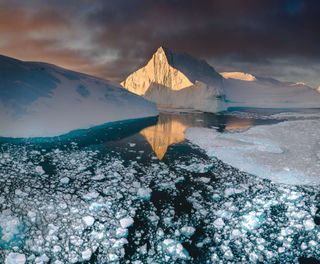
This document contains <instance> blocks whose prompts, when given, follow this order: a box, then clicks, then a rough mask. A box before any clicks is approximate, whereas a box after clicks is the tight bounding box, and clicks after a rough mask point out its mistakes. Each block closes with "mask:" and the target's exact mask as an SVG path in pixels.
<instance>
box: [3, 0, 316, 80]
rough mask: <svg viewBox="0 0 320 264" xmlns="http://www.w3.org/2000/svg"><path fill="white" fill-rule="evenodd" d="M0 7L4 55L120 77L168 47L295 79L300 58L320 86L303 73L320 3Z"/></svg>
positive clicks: (191, 1) (36, 3) (114, 2)
mask: <svg viewBox="0 0 320 264" xmlns="http://www.w3.org/2000/svg"><path fill="white" fill-rule="evenodd" d="M0 7H1V8H0V32H1V34H3V35H4V39H5V40H3V38H2V40H1V41H0V52H4V51H5V52H6V53H7V55H13V56H17V57H20V58H24V59H32V57H34V58H36V59H38V58H39V59H40V58H41V59H42V60H47V61H50V62H53V63H58V64H60V65H63V66H65V67H71V68H73V69H76V70H82V71H86V72H88V73H92V74H96V75H99V76H100V77H104V78H109V79H112V80H121V79H123V78H124V77H125V76H126V75H127V74H128V73H129V72H131V71H133V70H135V69H137V68H138V67H139V66H141V65H142V64H143V63H145V61H146V59H147V58H148V57H150V56H151V54H152V52H153V51H154V50H155V49H156V48H157V47H158V46H160V45H164V46H167V47H169V48H172V49H175V50H182V51H186V52H189V53H191V54H193V55H194V56H198V57H201V58H204V59H207V60H208V61H210V62H211V63H214V66H216V67H217V68H227V67H226V66H228V68H229V69H231V70H232V69H236V68H237V70H241V69H238V68H241V67H244V68H247V69H249V68H250V69H253V70H254V71H256V72H259V73H261V74H263V73H264V72H265V74H270V73H272V72H274V71H273V70H267V69H270V68H272V67H273V68H277V69H278V71H279V72H276V73H277V74H276V75H280V76H281V74H282V77H287V76H289V72H290V71H289V70H287V68H288V69H289V68H290V67H289V66H290V65H292V63H295V69H296V70H299V68H301V71H300V72H301V73H302V74H300V75H299V74H298V75H295V76H296V78H297V77H298V76H299V78H303V76H307V77H306V78H308V80H305V79H304V80H302V81H305V82H308V81H309V82H310V83H315V82H318V81H319V83H320V79H319V77H317V75H314V74H307V75H305V74H303V73H305V72H306V71H305V69H306V68H305V67H308V64H306V63H305V61H308V60H309V61H310V73H312V72H313V68H314V66H313V65H317V63H319V62H320V49H319V48H318V46H319V43H320V34H318V30H319V28H320V20H319V19H318V14H319V13H320V2H319V1H317V0H308V1H307V0H283V1H278V0H261V1H256V0H242V1H235V0H198V1H195V0H154V1H150V0H130V1H127V0H108V1H102V0H98V1H89V0H78V1H75V0H70V1H61V0H58V1H52V2H49V3H47V1H46V3H44V1H40V0H31V1H22V0H20V1H19V0H13V1H10V4H7V5H5V6H0ZM17 17H19V18H20V19H16V18H17ZM3 43H6V44H3ZM23 47H28V48H27V51H26V52H22V51H21V50H23ZM279 61H281V62H282V61H285V63H280V64H279V65H278V66H277V65H275V63H279ZM248 65H250V67H249V66H248ZM280 65H281V67H280ZM232 67H233V68H232ZM282 67H287V68H286V69H285V68H282ZM302 69H303V70H302ZM289 77H290V76H289ZM317 78H318V79H317Z"/></svg>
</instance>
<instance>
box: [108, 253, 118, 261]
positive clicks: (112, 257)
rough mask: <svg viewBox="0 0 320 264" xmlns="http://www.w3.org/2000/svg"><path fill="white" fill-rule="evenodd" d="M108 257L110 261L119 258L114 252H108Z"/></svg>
mask: <svg viewBox="0 0 320 264" xmlns="http://www.w3.org/2000/svg"><path fill="white" fill-rule="evenodd" d="M108 258H109V260H110V261H117V260H119V256H118V255H116V254H114V253H110V254H109V255H108Z"/></svg>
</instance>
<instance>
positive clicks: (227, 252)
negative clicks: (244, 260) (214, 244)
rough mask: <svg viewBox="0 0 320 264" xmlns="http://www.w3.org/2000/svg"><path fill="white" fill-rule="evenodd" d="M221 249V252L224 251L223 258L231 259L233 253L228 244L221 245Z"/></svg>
mask: <svg viewBox="0 0 320 264" xmlns="http://www.w3.org/2000/svg"><path fill="white" fill-rule="evenodd" d="M221 250H222V252H224V254H223V256H224V258H225V259H228V260H231V259H233V257H234V256H233V253H232V251H231V249H230V248H229V247H228V246H225V245H222V246H221Z"/></svg>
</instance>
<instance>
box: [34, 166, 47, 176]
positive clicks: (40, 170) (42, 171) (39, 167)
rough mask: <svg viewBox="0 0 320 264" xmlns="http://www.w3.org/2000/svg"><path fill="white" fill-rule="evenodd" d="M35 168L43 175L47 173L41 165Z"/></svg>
mask: <svg viewBox="0 0 320 264" xmlns="http://www.w3.org/2000/svg"><path fill="white" fill-rule="evenodd" d="M34 170H35V172H36V173H38V174H40V175H43V174H44V173H45V172H44V170H43V168H42V167H41V166H36V167H35V169H34Z"/></svg>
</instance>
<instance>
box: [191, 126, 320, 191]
mask: <svg viewBox="0 0 320 264" xmlns="http://www.w3.org/2000/svg"><path fill="white" fill-rule="evenodd" d="M319 130H320V120H299V121H286V122H282V123H278V124H273V125H263V126H256V127H253V128H251V129H249V130H248V131H243V132H238V133H220V132H217V131H215V130H212V129H206V128H190V129H188V130H187V132H186V137H187V139H189V140H190V141H191V142H192V143H194V144H196V145H198V146H199V147H201V148H203V149H204V150H206V152H207V154H208V155H210V156H215V157H217V158H218V159H221V160H222V161H224V162H225V163H227V164H230V165H232V166H234V167H236V168H239V169H240V170H242V171H245V172H248V173H251V174H254V175H258V176H260V177H263V178H268V179H271V180H272V181H274V182H280V183H286V184H305V185H315V184H319V183H320V177H319V176H320V174H319V172H320V159H319V153H320V145H319V142H320V134H319Z"/></svg>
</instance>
